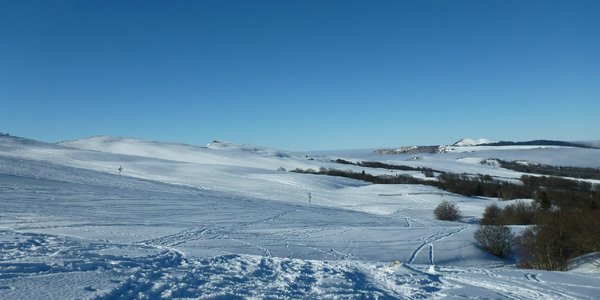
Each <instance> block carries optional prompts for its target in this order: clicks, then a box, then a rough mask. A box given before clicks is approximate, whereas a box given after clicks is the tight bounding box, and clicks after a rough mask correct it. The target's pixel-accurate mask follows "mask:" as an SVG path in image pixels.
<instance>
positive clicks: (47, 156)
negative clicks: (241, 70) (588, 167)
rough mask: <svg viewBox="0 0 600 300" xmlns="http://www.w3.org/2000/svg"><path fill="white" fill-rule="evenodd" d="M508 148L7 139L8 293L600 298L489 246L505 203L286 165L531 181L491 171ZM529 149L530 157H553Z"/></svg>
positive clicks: (3, 222)
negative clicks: (488, 220) (440, 214)
mask: <svg viewBox="0 0 600 300" xmlns="http://www.w3.org/2000/svg"><path fill="white" fill-rule="evenodd" d="M582 150H586V151H587V152H585V151H584V152H579V153H580V154H583V155H584V157H583V158H582V157H571V155H572V154H573V152H572V151H573V149H571V148H568V149H567V148H558V149H555V151H556V152H552V155H550V154H549V155H548V156H547V159H551V158H552V157H554V158H557V159H558V158H560V159H561V160H563V161H565V162H567V163H574V164H577V163H578V162H579V161H580V160H582V159H589V160H590V161H592V162H594V159H595V158H594V155H597V154H598V152H593V151H594V150H593V149H582ZM510 151H513V150H494V152H490V151H482V152H483V153H469V155H468V156H464V155H462V156H461V155H460V154H456V153H446V154H436V155H423V158H422V159H420V160H411V159H410V157H411V156H409V155H406V156H399V157H397V156H385V155H375V154H373V153H372V152H369V151H357V152H348V153H344V152H336V154H335V155H329V154H323V153H295V152H288V151H281V150H275V149H269V148H265V147H256V146H249V145H239V144H234V143H225V142H214V143H211V144H209V145H208V146H207V147H198V146H192V145H184V144H173V143H160V142H148V141H143V140H138V139H129V138H111V137H93V138H90V139H86V140H81V141H71V142H63V143H60V144H58V145H56V144H46V143H41V142H37V141H32V140H28V139H22V138H15V137H0V298H2V299H35V298H37V299H40V298H45V299H76V298H78V299H89V298H99V299H132V298H133V299H136V298H139V299H147V298H200V299H212V298H240V297H241V298H337V299H354V298H407V299H415V298H501V299H513V298H519V299H539V298H551V299H556V298H561V299H594V298H596V297H597V295H599V294H600V275H599V273H598V272H594V269H593V268H592V267H590V265H589V264H588V265H587V269H586V270H588V271H589V272H587V273H584V272H579V271H570V272H547V271H534V270H521V269H517V268H516V267H514V266H513V265H512V263H513V262H514V258H512V259H509V260H502V259H499V258H496V257H494V256H492V255H490V254H488V253H487V252H485V251H483V250H482V249H481V248H480V247H478V246H477V245H476V243H475V241H474V239H473V232H474V230H476V227H477V225H476V222H477V219H478V218H480V216H481V213H482V212H483V209H484V208H485V206H487V205H489V204H491V203H498V204H499V205H506V204H507V202H499V201H497V200H496V199H489V198H467V197H462V196H458V195H453V194H450V193H447V192H445V191H442V190H438V189H436V188H433V187H429V186H422V185H370V184H367V183H364V182H361V181H356V180H350V179H345V178H335V177H329V176H323V175H310V174H297V173H290V172H282V171H277V169H278V168H281V167H282V168H285V169H287V170H290V169H293V168H313V169H318V168H319V167H337V168H342V169H346V168H350V169H353V170H355V171H360V170H363V169H366V170H368V171H369V172H382V173H383V172H389V171H387V170H381V169H369V168H361V167H356V166H348V165H343V166H342V165H339V164H334V163H332V162H331V160H332V159H333V158H334V157H344V158H346V159H349V160H350V159H356V160H379V161H383V162H396V163H401V164H406V165H411V166H429V167H432V168H435V169H440V170H452V171H455V172H469V173H473V174H476V173H482V174H490V175H493V176H498V177H502V176H503V177H506V178H517V177H518V176H519V174H518V173H516V172H512V171H509V170H505V169H502V168H499V167H498V166H497V165H494V164H484V165H482V164H481V163H480V161H481V160H482V159H487V158H491V157H497V158H500V159H505V157H506V156H514V155H515V154H513V153H511V154H506V153H505V152H510ZM518 151H519V153H520V154H519V155H516V156H518V157H521V158H522V159H524V160H527V161H532V158H535V157H536V155H538V154H539V153H540V150H539V149H529V150H523V149H520V150H518ZM528 151H532V153H529V152H528ZM596 151H597V150H596ZM491 154H494V155H491ZM309 158H314V159H312V160H310V159H309ZM119 166H122V167H123V171H122V174H121V175H119V172H118V171H117V168H118V167H119ZM399 173H400V172H399ZM409 174H412V175H415V176H416V175H417V174H415V173H414V172H413V173H410V172H409ZM309 192H310V194H311V199H310V203H309V201H308V194H307V193H309ZM445 199H448V200H451V201H453V202H455V203H456V204H457V205H458V206H459V207H460V209H461V210H462V212H463V215H464V217H463V219H462V220H461V221H460V222H446V221H438V220H435V219H434V218H433V214H432V211H433V208H434V207H435V206H436V205H437V204H438V203H439V202H441V201H442V200H445Z"/></svg>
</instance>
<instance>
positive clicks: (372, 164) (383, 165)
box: [332, 158, 444, 177]
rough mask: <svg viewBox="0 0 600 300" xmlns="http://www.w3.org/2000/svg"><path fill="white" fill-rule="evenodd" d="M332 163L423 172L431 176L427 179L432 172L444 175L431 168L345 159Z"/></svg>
mask: <svg viewBox="0 0 600 300" xmlns="http://www.w3.org/2000/svg"><path fill="white" fill-rule="evenodd" d="M332 162H334V163H338V164H342V165H354V166H359V167H365V168H375V169H388V170H399V171H419V172H423V173H424V174H425V175H429V174H431V176H428V177H433V173H434V172H435V173H444V172H442V171H438V170H434V169H431V168H425V167H411V166H405V165H392V164H386V163H382V162H379V161H359V162H351V161H348V160H345V159H341V158H338V159H336V160H332Z"/></svg>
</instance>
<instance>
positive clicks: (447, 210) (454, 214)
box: [433, 200, 461, 221]
mask: <svg viewBox="0 0 600 300" xmlns="http://www.w3.org/2000/svg"><path fill="white" fill-rule="evenodd" d="M433 214H434V215H435V218H436V219H438V220H445V221H457V220H458V219H460V217H461V213H460V210H459V209H458V206H456V204H454V203H453V202H450V201H448V200H444V201H442V203H440V204H439V205H438V206H437V207H436V208H435V209H434V210H433Z"/></svg>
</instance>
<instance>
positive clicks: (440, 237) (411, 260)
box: [407, 226, 468, 265]
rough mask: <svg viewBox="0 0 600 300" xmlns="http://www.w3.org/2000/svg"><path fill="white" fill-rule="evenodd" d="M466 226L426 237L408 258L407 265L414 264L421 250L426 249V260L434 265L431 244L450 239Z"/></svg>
mask: <svg viewBox="0 0 600 300" xmlns="http://www.w3.org/2000/svg"><path fill="white" fill-rule="evenodd" d="M467 228H468V226H462V227H460V228H458V229H455V230H451V231H447V230H444V231H442V232H438V233H436V234H434V235H432V236H429V237H427V238H426V239H425V240H424V241H423V243H421V244H420V245H419V246H418V247H417V249H415V250H414V251H413V253H412V254H411V256H410V258H409V259H408V262H407V263H408V264H413V263H414V262H415V260H416V259H417V257H418V255H419V253H420V252H421V250H423V248H425V247H428V248H429V253H428V259H429V264H430V265H435V261H434V248H433V243H435V242H438V241H441V240H443V239H445V238H448V237H451V236H453V235H455V234H458V233H460V232H462V231H463V230H465V229H467Z"/></svg>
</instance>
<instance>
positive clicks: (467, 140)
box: [452, 138, 496, 147]
mask: <svg viewBox="0 0 600 300" xmlns="http://www.w3.org/2000/svg"><path fill="white" fill-rule="evenodd" d="M495 142H496V141H492V140H488V139H483V138H480V139H472V138H464V139H461V140H460V141H458V142H456V143H454V144H452V145H453V146H456V147H464V146H477V145H481V144H491V143H495Z"/></svg>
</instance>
